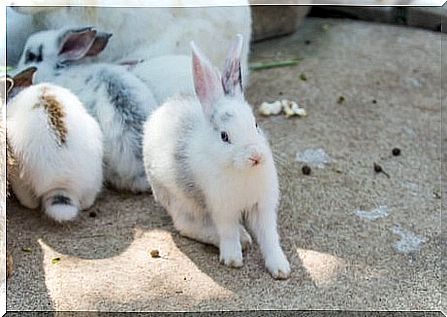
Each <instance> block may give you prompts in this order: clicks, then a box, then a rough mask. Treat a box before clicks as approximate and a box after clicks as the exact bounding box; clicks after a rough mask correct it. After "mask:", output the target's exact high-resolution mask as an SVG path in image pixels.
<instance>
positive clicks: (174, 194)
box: [143, 35, 290, 279]
mask: <svg viewBox="0 0 447 317" xmlns="http://www.w3.org/2000/svg"><path fill="white" fill-rule="evenodd" d="M241 48H242V36H241V35H238V37H237V39H236V40H235V41H234V42H233V44H232V46H231V47H230V49H229V52H228V54H227V58H226V62H225V67H224V70H223V73H222V74H221V73H220V72H219V71H218V70H217V68H215V67H214V66H213V65H212V64H211V62H210V61H209V60H208V59H207V58H206V57H205V55H204V54H203V53H201V52H200V50H199V49H198V48H197V47H196V46H195V45H194V44H193V43H192V51H193V53H192V72H193V82H194V87H195V92H196V96H194V95H185V94H183V95H177V96H175V97H172V98H170V99H168V100H167V101H166V102H165V103H164V104H162V105H161V106H160V107H159V108H158V109H156V110H155V111H154V112H153V113H152V114H151V115H150V116H149V117H148V120H147V122H146V124H145V133H144V149H143V153H144V164H145V168H146V173H147V175H148V178H149V179H150V182H151V186H152V190H153V193H154V196H155V199H156V200H157V201H158V202H159V203H160V204H161V205H162V206H163V207H164V208H165V209H166V210H167V211H168V213H169V214H170V215H171V217H172V219H173V222H174V226H175V228H176V229H177V230H178V231H179V232H180V233H181V234H182V235H184V236H187V237H189V238H192V239H195V240H198V241H201V242H204V243H208V244H213V245H215V246H217V247H219V249H220V261H221V262H222V263H224V264H225V265H228V266H233V267H240V266H242V265H243V260H242V248H243V246H244V245H247V244H250V242H251V237H250V235H249V234H248V232H247V231H246V229H245V228H244V226H243V225H242V224H241V223H240V220H241V217H242V215H245V218H246V220H247V224H248V226H249V228H250V229H251V231H252V232H253V234H254V236H255V238H256V240H257V242H258V243H259V246H260V248H261V252H262V254H263V256H264V259H265V265H266V267H267V270H268V271H269V272H270V274H271V275H272V276H273V277H274V278H276V279H285V278H287V277H288V276H289V273H290V266H289V262H288V261H287V258H286V256H285V255H284V252H283V251H282V248H281V246H280V242H279V236H278V232H277V228H276V209H277V206H278V201H279V187H278V177H277V173H276V169H275V164H274V161H273V156H272V152H271V150H270V147H269V144H268V142H267V140H266V138H265V137H264V134H263V132H262V130H261V129H260V127H259V126H258V124H257V123H256V120H255V117H254V115H253V111H252V108H251V107H250V105H249V104H248V103H247V102H246V101H245V98H244V95H243V91H242V83H241V69H240V54H241Z"/></svg>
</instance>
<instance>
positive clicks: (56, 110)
mask: <svg viewBox="0 0 447 317" xmlns="http://www.w3.org/2000/svg"><path fill="white" fill-rule="evenodd" d="M7 123H8V142H9V143H10V145H11V148H12V152H13V153H12V154H13V156H14V157H15V159H16V160H17V162H18V165H19V173H22V174H23V175H25V178H26V179H28V180H29V182H30V183H31V184H30V185H31V186H32V187H33V189H34V190H35V191H36V195H37V196H40V195H42V194H44V193H45V192H46V191H48V190H50V189H53V188H59V187H60V188H66V187H73V188H85V187H88V188H94V187H99V186H98V184H89V183H90V181H93V182H97V181H100V180H101V177H100V176H99V174H101V172H100V169H98V168H97V166H96V165H95V164H92V163H91V162H95V161H98V160H99V161H100V160H101V159H102V139H101V131H100V129H99V126H98V124H97V123H96V121H95V120H94V119H93V118H92V117H91V116H89V115H88V114H87V112H86V111H85V110H84V108H83V106H82V104H81V103H80V102H79V100H78V99H77V98H76V97H75V96H73V94H71V93H70V92H69V91H67V90H66V89H63V88H61V87H55V86H53V85H47V84H41V85H36V86H32V87H29V88H27V89H25V90H24V91H22V92H21V93H19V94H18V95H17V96H16V97H15V98H13V99H12V100H11V102H10V103H9V104H8V106H7ZM81 123H82V124H81ZM96 174H98V175H96ZM94 175H95V176H97V177H93V176H94ZM89 180H90V181H89Z"/></svg>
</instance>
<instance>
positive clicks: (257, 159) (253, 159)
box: [248, 153, 262, 166]
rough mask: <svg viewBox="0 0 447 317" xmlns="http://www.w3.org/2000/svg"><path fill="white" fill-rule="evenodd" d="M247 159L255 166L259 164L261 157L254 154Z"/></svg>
mask: <svg viewBox="0 0 447 317" xmlns="http://www.w3.org/2000/svg"><path fill="white" fill-rule="evenodd" d="M248 159H249V160H250V161H251V162H252V165H253V166H256V165H258V164H259V163H260V162H261V160H262V156H261V154H259V153H254V154H252V155H250V157H249V158H248Z"/></svg>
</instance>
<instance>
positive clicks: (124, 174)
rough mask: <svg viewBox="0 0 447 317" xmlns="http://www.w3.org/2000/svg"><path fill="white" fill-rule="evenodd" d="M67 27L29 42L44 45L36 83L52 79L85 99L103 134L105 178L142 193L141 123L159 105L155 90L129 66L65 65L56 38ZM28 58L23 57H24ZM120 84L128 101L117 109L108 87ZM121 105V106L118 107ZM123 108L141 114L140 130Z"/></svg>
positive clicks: (116, 91)
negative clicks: (61, 61)
mask: <svg viewBox="0 0 447 317" xmlns="http://www.w3.org/2000/svg"><path fill="white" fill-rule="evenodd" d="M65 31H66V29H61V30H48V31H41V32H38V33H35V34H33V35H32V36H31V37H30V38H29V39H28V41H27V44H26V46H25V47H26V48H27V47H29V45H36V44H38V43H44V46H43V52H42V57H43V61H42V62H40V63H32V64H33V65H35V66H36V67H37V68H38V70H37V72H36V76H35V81H36V82H52V83H56V84H58V85H60V86H62V87H66V88H69V89H70V90H71V91H72V92H73V93H75V94H76V95H77V96H78V97H79V99H80V100H81V101H82V102H83V104H84V106H85V107H86V108H87V111H88V112H89V113H90V114H91V115H92V116H93V117H94V118H95V119H97V121H98V122H99V125H100V127H101V130H102V132H103V136H104V138H103V139H104V162H105V170H104V177H105V179H106V180H107V181H108V182H109V183H111V184H112V185H113V186H114V187H115V188H117V189H123V190H130V191H133V192H142V191H146V190H148V189H149V184H148V182H147V179H146V175H145V171H144V166H143V161H142V137H143V123H144V121H145V119H146V117H147V115H148V114H149V113H150V111H151V110H152V109H153V108H155V106H156V105H157V103H156V101H155V99H154V97H153V94H152V92H151V91H150V90H149V89H148V87H147V86H146V85H145V84H144V83H143V82H142V81H141V80H139V79H138V78H137V77H136V76H134V75H132V74H131V73H130V72H129V71H127V69H126V67H125V66H121V65H114V64H106V63H89V64H88V63H85V64H84V63H79V64H67V65H66V66H65V67H62V68H57V67H56V65H57V64H58V63H60V60H58V59H59V58H60V56H61V55H59V54H58V53H59V51H58V48H59V45H58V44H57V39H58V38H59V36H60V35H61V34H63V33H64V32H65ZM23 59H24V56H22V59H21V60H22V61H23ZM110 81H113V82H115V83H120V85H121V84H122V86H116V87H113V89H111V93H113V94H120V98H121V99H122V98H127V100H128V101H129V103H125V104H124V102H122V101H121V102H122V103H123V104H122V105H121V106H120V107H118V106H117V105H116V104H114V99H115V98H114V97H113V96H111V95H110V92H109V91H108V90H107V87H108V85H109V82H110ZM118 108H120V109H118ZM121 110H123V111H130V110H135V111H136V112H138V113H140V115H141V116H140V118H141V120H140V128H141V129H140V131H136V130H135V129H134V128H135V127H136V126H135V124H129V123H128V121H132V120H134V119H136V118H135V117H133V115H132V114H128V115H126V114H123V113H122V112H121Z"/></svg>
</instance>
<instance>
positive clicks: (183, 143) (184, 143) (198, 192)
mask: <svg viewBox="0 0 447 317" xmlns="http://www.w3.org/2000/svg"><path fill="white" fill-rule="evenodd" d="M193 129H194V118H191V117H189V118H186V119H185V120H184V121H183V122H182V123H181V125H180V130H179V131H180V133H181V135H180V136H179V139H178V140H177V143H176V145H175V149H174V161H175V175H176V177H175V178H176V181H177V183H178V184H179V186H180V188H181V189H182V190H183V192H184V193H185V195H186V196H187V197H189V198H191V199H192V200H194V201H195V203H196V204H197V205H198V206H199V207H201V208H203V209H206V199H205V194H204V193H203V191H202V189H201V188H200V187H199V186H198V185H197V183H196V182H195V180H194V175H193V172H192V169H191V166H190V164H189V157H188V153H187V149H188V143H189V140H190V136H191V133H192V131H193Z"/></svg>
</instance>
